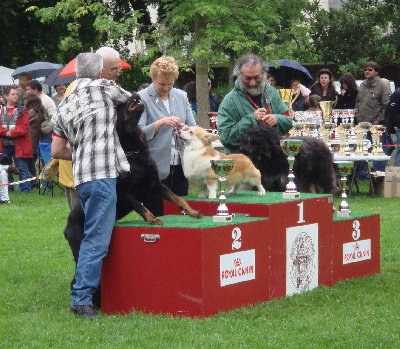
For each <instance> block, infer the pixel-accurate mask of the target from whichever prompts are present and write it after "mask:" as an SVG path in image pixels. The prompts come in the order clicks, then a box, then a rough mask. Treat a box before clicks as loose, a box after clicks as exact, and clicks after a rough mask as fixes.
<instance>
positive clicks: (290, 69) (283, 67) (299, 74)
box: [267, 59, 313, 88]
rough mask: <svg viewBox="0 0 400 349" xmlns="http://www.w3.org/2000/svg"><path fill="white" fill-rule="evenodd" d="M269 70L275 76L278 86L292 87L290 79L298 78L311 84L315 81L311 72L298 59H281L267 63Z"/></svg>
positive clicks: (304, 82) (303, 82)
mask: <svg viewBox="0 0 400 349" xmlns="http://www.w3.org/2000/svg"><path fill="white" fill-rule="evenodd" d="M267 65H268V67H269V72H270V73H271V74H272V75H273V76H274V77H275V79H276V84H277V86H281V87H284V88H290V86H289V84H290V79H293V78H296V79H299V80H300V82H301V83H302V84H303V85H305V86H309V85H310V84H311V83H312V82H313V77H312V76H311V74H310V72H309V71H308V70H307V69H306V68H304V67H303V66H302V65H301V64H300V63H299V62H297V61H290V60H288V59H280V60H279V61H274V62H269V63H267Z"/></svg>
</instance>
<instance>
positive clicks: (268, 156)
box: [240, 124, 337, 194]
mask: <svg viewBox="0 0 400 349" xmlns="http://www.w3.org/2000/svg"><path fill="white" fill-rule="evenodd" d="M293 138H297V139H302V140H303V143H302V147H301V151H300V153H299V154H298V155H296V157H295V162H294V165H293V172H294V175H295V183H296V186H297V189H298V190H299V191H300V192H305V193H325V194H334V193H335V192H336V188H337V180H336V172H335V170H334V165H333V156H332V153H331V152H330V150H329V148H328V147H327V146H326V145H325V143H324V142H322V141H321V140H319V139H316V138H313V137H293ZM240 151H241V152H242V153H243V154H245V155H247V156H248V157H249V158H250V159H251V160H252V161H253V163H254V165H255V166H256V167H257V168H258V169H259V170H260V172H261V183H262V185H263V186H264V188H265V190H268V191H284V190H285V187H286V184H287V175H288V173H289V163H288V160H287V156H286V155H285V154H284V153H283V151H282V149H281V146H280V138H279V136H278V134H277V132H276V130H275V129H274V128H272V127H270V126H268V125H264V124H262V125H259V126H256V127H254V128H251V129H248V130H247V131H246V132H245V133H244V134H243V135H242V138H241V146H240Z"/></svg>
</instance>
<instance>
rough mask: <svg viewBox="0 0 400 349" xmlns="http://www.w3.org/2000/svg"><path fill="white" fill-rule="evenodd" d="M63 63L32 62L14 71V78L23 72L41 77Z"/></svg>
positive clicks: (34, 76)
mask: <svg viewBox="0 0 400 349" xmlns="http://www.w3.org/2000/svg"><path fill="white" fill-rule="evenodd" d="M60 67H61V64H57V63H49V62H34V63H31V64H27V65H24V66H22V67H18V68H17V69H15V70H14V71H13V73H12V74H11V76H12V77H13V78H17V77H19V74H21V73H29V74H31V75H32V76H33V78H34V79H36V78H40V77H42V76H47V75H49V74H50V73H51V72H52V71H53V70H56V69H57V68H60Z"/></svg>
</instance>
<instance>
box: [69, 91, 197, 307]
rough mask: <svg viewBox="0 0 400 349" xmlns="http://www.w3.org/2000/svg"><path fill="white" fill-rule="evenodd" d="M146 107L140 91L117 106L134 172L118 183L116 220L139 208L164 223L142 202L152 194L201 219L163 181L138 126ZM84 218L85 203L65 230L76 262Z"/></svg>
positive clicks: (121, 135) (153, 220) (152, 221)
mask: <svg viewBox="0 0 400 349" xmlns="http://www.w3.org/2000/svg"><path fill="white" fill-rule="evenodd" d="M143 110H144V105H143V104H142V102H141V100H140V96H139V95H138V94H137V93H132V96H131V97H130V98H129V99H128V101H127V103H126V104H124V105H123V106H120V107H118V109H117V132H118V136H119V140H120V143H121V146H122V148H123V150H124V152H125V155H126V158H127V159H128V162H129V165H130V168H131V171H130V173H128V174H126V175H125V176H123V177H122V178H121V179H119V180H118V182H117V214H116V220H119V219H121V218H123V217H125V216H126V215H127V214H129V213H130V212H132V211H136V212H137V213H139V214H140V215H141V216H142V217H143V219H144V220H145V221H146V222H148V223H150V224H156V225H161V224H163V222H162V220H161V219H159V218H157V217H155V216H154V215H153V214H152V213H151V212H150V211H149V210H148V209H147V208H146V207H144V206H143V205H142V202H143V200H144V198H145V197H146V196H147V194H149V193H152V194H154V195H158V196H160V197H162V198H163V199H165V200H168V201H171V202H173V203H174V204H176V205H177V206H178V207H179V208H180V209H181V210H183V211H185V212H186V213H187V214H189V215H190V216H192V217H195V218H201V217H202V214H201V213H200V212H198V211H196V210H194V209H192V208H191V207H190V206H189V204H188V203H187V202H186V201H185V200H184V199H182V198H181V197H179V196H178V195H176V194H174V193H173V192H172V191H171V190H170V189H169V188H168V187H166V186H165V185H164V184H162V183H161V181H160V179H159V176H158V170H157V165H156V163H155V161H154V160H153V159H152V157H151V155H150V151H149V149H148V146H147V143H146V140H145V136H144V133H143V131H142V130H141V128H140V127H139V126H138V122H139V119H140V116H141V115H142V112H143ZM84 220H85V214H84V212H83V208H82V206H81V205H76V206H75V207H74V208H73V209H72V211H71V212H70V214H69V216H68V219H67V225H66V227H65V230H64V235H65V238H66V239H67V240H68V244H69V246H70V248H71V250H72V254H73V256H74V260H75V263H77V261H78V257H79V248H80V245H81V242H82V240H83V238H84ZM72 282H74V280H73V281H72ZM95 297H96V296H95V295H94V299H93V303H96V305H97V306H98V305H99V300H98V299H95Z"/></svg>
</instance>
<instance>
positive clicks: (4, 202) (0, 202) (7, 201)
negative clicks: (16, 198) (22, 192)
mask: <svg viewBox="0 0 400 349" xmlns="http://www.w3.org/2000/svg"><path fill="white" fill-rule="evenodd" d="M9 203H10V200H4V201H0V204H9Z"/></svg>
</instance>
